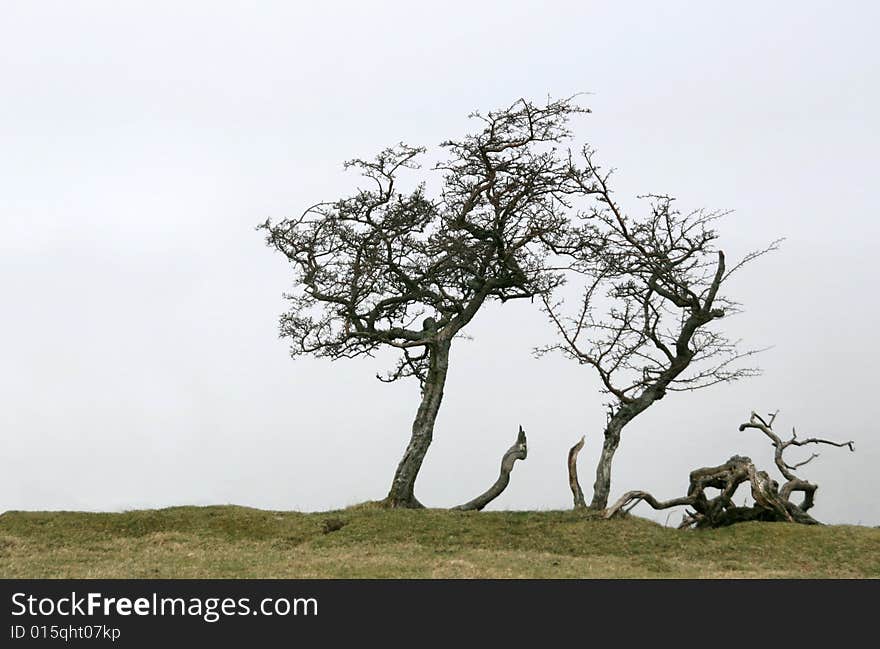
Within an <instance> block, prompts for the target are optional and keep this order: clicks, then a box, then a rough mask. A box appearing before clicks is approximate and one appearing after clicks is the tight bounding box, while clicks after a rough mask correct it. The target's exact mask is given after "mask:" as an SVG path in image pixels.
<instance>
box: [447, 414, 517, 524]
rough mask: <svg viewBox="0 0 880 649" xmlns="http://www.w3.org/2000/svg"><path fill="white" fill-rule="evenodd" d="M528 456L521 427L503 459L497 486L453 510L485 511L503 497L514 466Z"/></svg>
mask: <svg viewBox="0 0 880 649" xmlns="http://www.w3.org/2000/svg"><path fill="white" fill-rule="evenodd" d="M527 455H528V446H527V445H526V431H524V430H523V429H522V426H520V427H519V434H518V435H517V437H516V441H515V442H514V443H513V446H511V447H510V448H509V449H507V452H506V453H505V454H504V456H503V457H502V458H501V473H500V474H499V475H498V479H497V480H496V481H495V484H493V485H492V486H491V487H489V488H488V489H487V490H486V491H485V492H483V493H482V494H480V495H479V496H477V497H476V498H474V499H473V500H471V501H468V502H466V503H465V504H463V505H459V506H457V507H453V509H458V510H460V511H474V510H476V511H480V510H481V509H483V507H485V506H486V505H488V504H489V503H490V502H492V501H493V500H495V499H496V498H497V497H498V496H500V495H501V492H502V491H504V490H505V489H506V488H507V485H508V484H509V483H510V472H511V471H513V465H514V464H515V463H516V461H517V460H525V459H526V456H527Z"/></svg>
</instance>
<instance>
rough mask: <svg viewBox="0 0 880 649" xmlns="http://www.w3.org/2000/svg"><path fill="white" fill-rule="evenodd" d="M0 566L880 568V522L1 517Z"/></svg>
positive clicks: (110, 573) (534, 571) (45, 573)
mask: <svg viewBox="0 0 880 649" xmlns="http://www.w3.org/2000/svg"><path fill="white" fill-rule="evenodd" d="M0 577H4V578H28V577H31V578H45V577H49V578H52V577H101V578H149V577H156V578H176V577H265V578H270V577H279V578H284V577H291V578H325V577H326V578H339V577H348V578H365V577H373V578H386V577H387V578H394V577H416V578H422V577H429V578H430V577H453V578H454V577H462V578H471V577H501V578H505V577H536V578H545V577H567V578H589V577H603V578H607V577H639V578H642V577H645V578H669V577H672V578H677V577H687V578H693V577H781V578H784V577H843V578H849V577H874V578H877V577H880V529H877V528H867V527H857V526H839V525H838V526H820V527H808V526H804V525H794V524H783V523H745V524H740V525H735V526H733V527H728V528H724V529H719V530H706V531H690V530H676V529H672V528H665V527H662V526H660V525H657V524H656V523H653V522H651V521H648V520H645V519H641V518H636V517H629V518H625V519H621V520H611V521H606V520H600V519H598V518H597V517H596V516H595V515H594V514H592V513H590V512H572V511H566V512H560V511H541V512H453V511H446V510H421V511H407V510H385V509H381V508H378V507H375V506H369V505H364V506H357V507H353V508H349V509H346V510H340V511H333V512H320V513H299V512H274V511H263V510H258V509H250V508H246V507H235V506H216V507H172V508H169V509H161V510H145V511H131V512H124V513H82V512H14V511H10V512H6V513H4V514H2V515H0Z"/></svg>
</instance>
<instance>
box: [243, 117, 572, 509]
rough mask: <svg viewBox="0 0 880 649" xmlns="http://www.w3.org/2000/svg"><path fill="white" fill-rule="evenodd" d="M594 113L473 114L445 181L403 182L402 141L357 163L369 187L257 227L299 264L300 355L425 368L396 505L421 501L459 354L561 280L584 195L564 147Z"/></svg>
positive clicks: (293, 302) (394, 493) (407, 158)
mask: <svg viewBox="0 0 880 649" xmlns="http://www.w3.org/2000/svg"><path fill="white" fill-rule="evenodd" d="M583 112H589V111H587V110H586V109H582V108H579V107H578V106H576V105H575V104H574V103H573V102H572V101H571V100H559V101H549V100H548V102H547V104H546V105H535V104H533V103H531V102H528V101H525V100H520V101H518V102H516V103H514V104H513V105H512V106H510V107H509V108H506V109H504V110H500V111H497V112H490V113H488V114H487V115H482V114H479V113H475V114H474V115H472V117H473V118H474V119H476V120H477V121H478V122H479V123H480V126H481V130H479V131H478V132H477V133H475V134H471V135H467V136H466V137H464V138H462V139H460V140H450V141H447V142H444V143H443V144H442V145H441V146H442V147H443V149H444V150H445V151H446V153H447V158H446V159H445V160H444V161H443V162H441V163H439V164H437V165H435V166H434V167H432V168H431V170H430V171H431V172H433V173H434V174H435V175H437V176H438V177H439V178H438V180H439V181H440V184H441V190H440V192H439V195H438V196H436V197H434V198H431V197H429V196H428V193H427V190H426V188H425V185H424V184H420V185H416V186H415V188H414V189H412V190H411V191H409V192H403V191H402V190H400V189H399V185H400V176H401V175H402V174H404V173H406V172H411V171H412V170H415V169H418V168H419V167H418V165H417V164H416V159H417V157H418V156H419V155H420V154H421V153H422V152H423V151H424V149H422V148H417V147H410V146H406V145H404V144H401V145H399V146H396V147H393V148H390V149H387V150H385V151H383V152H382V153H380V154H379V155H378V156H377V157H376V158H375V159H374V160H369V161H366V160H353V161H351V162H349V163H347V166H348V167H354V168H356V169H358V170H360V172H361V173H362V175H363V176H364V177H365V178H366V179H367V180H368V181H369V186H368V187H367V188H363V189H359V190H358V191H357V192H356V193H355V194H354V195H352V196H350V197H347V198H342V199H339V200H337V201H333V202H329V203H319V204H317V205H314V206H312V207H310V208H308V209H307V210H306V211H305V212H304V213H303V214H302V215H301V216H299V217H296V218H289V219H284V220H281V221H279V222H272V221H271V220H267V221H266V222H265V223H264V224H262V225H261V226H260V227H261V229H263V230H264V231H265V233H266V240H267V243H268V245H269V246H270V247H272V248H274V249H276V250H277V251H279V252H281V253H282V254H283V255H284V256H285V257H286V258H287V260H288V261H289V262H290V265H291V266H292V268H293V271H294V284H295V289H294V291H293V292H292V293H291V294H290V295H287V296H286V297H287V299H288V300H289V304H290V309H289V311H288V312H287V313H285V314H284V315H282V317H281V335H282V337H285V338H287V339H289V340H290V341H291V347H290V351H291V354H292V355H293V356H298V355H303V354H311V355H315V356H320V357H327V358H330V359H333V360H335V359H340V358H352V357H358V356H369V355H372V354H373V353H374V351H375V350H377V349H378V348H379V347H383V346H384V347H391V348H394V349H397V350H399V352H400V354H401V357H400V360H399V363H398V365H397V366H396V368H395V369H394V370H392V371H391V372H389V373H388V375H387V376H384V377H382V376H380V377H379V378H380V379H382V380H385V381H394V380H397V379H400V378H403V377H409V376H414V377H416V378H417V379H418V380H419V381H420V385H421V401H420V403H419V406H418V410H417V412H416V416H415V419H414V421H413V424H412V430H411V434H410V440H409V444H408V445H407V447H406V450H405V452H404V454H403V458H402V459H401V461H400V463H399V465H398V467H397V471H396V472H395V474H394V478H393V480H392V484H391V488H390V490H389V493H388V496H387V498H386V503H387V504H388V505H389V506H391V507H421V504H420V503H419V501H418V500H417V499H416V497H415V495H414V486H415V481H416V477H417V475H418V472H419V469H420V468H421V465H422V461H423V460H424V457H425V454H426V453H427V451H428V447H429V445H430V444H431V440H432V438H433V433H434V425H435V421H436V418H437V414H438V412H439V409H440V404H441V402H442V400H443V391H444V386H445V384H446V379H447V373H448V371H449V357H450V348H451V346H452V344H453V341H454V340H455V339H456V337H457V336H458V335H459V333H460V332H461V331H462V330H463V329H464V328H465V327H466V326H467V325H468V324H469V323H470V322H471V320H472V319H473V318H474V316H475V315H476V314H477V312H478V311H479V310H480V309H481V308H482V307H483V305H484V304H486V303H487V302H489V301H492V300H498V301H500V302H505V301H507V300H511V299H517V298H531V297H534V296H536V295H539V294H542V293H545V292H547V291H548V290H550V289H551V288H552V287H553V286H554V285H555V284H556V283H557V282H558V281H559V277H558V275H557V274H556V273H554V272H553V271H551V270H550V269H548V267H547V264H546V263H545V259H546V258H547V246H548V245H549V243H550V240H551V239H552V237H553V236H555V234H554V233H556V232H559V231H561V230H563V229H564V226H565V224H566V222H567V218H568V217H567V210H568V207H569V206H568V202H567V195H568V194H569V193H575V192H577V191H579V188H578V187H577V185H576V184H575V183H573V182H572V179H571V177H570V175H569V174H568V164H567V158H566V157H565V156H563V155H562V154H560V153H559V152H558V151H557V150H556V148H555V146H554V145H555V144H556V143H559V142H561V141H563V140H565V139H566V138H568V137H569V135H570V134H569V131H568V126H567V124H568V121H569V119H570V118H571V117H572V116H573V115H575V114H577V113H583Z"/></svg>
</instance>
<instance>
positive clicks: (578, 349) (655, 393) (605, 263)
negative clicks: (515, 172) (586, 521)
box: [539, 148, 776, 509]
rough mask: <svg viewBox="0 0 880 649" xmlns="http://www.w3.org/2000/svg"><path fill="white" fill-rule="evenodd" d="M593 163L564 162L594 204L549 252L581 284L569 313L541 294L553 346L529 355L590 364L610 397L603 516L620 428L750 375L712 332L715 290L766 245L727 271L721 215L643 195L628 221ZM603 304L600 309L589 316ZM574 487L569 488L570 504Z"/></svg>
mask: <svg viewBox="0 0 880 649" xmlns="http://www.w3.org/2000/svg"><path fill="white" fill-rule="evenodd" d="M593 157H594V156H593V152H592V151H591V150H590V149H588V148H585V149H584V150H583V158H584V161H585V162H584V164H583V166H581V167H578V166H576V165H575V164H574V163H573V162H572V163H571V165H570V175H571V179H572V182H573V183H575V184H576V185H577V186H578V188H579V189H580V191H581V194H582V195H591V196H592V197H594V198H595V203H594V204H593V206H592V207H590V208H589V209H588V210H587V211H585V212H584V213H583V214H582V217H583V223H582V226H581V227H580V230H579V232H578V233H576V236H574V237H572V238H570V239H569V241H568V242H567V244H566V245H565V246H562V247H560V248H559V251H560V252H561V253H562V254H564V255H565V256H567V257H569V258H570V259H571V260H572V261H571V268H572V269H574V270H575V271H577V272H579V273H582V274H583V275H584V276H585V277H586V278H587V283H586V288H585V291H584V293H583V296H582V298H581V299H580V302H579V306H578V309H577V311H576V313H575V314H574V315H571V312H570V311H569V312H568V315H566V309H565V307H564V304H563V303H562V302H560V301H557V299H556V298H554V297H551V296H550V295H549V294H543V295H542V300H543V302H544V308H545V311H546V313H547V314H548V316H549V318H550V321H551V322H552V323H553V325H554V327H555V329H556V330H557V332H558V334H559V341H558V342H557V343H555V344H552V345H549V346H546V347H544V348H542V349H540V350H539V353H544V352H547V351H551V350H559V351H561V352H562V353H564V354H565V355H566V356H568V357H570V358H572V359H574V360H576V361H578V362H579V363H581V364H584V365H589V366H591V367H592V368H593V369H594V370H595V371H596V372H597V373H598V375H599V378H600V379H601V382H602V385H603V391H604V392H605V393H607V394H609V395H610V397H611V401H610V403H609V404H608V419H607V422H606V425H605V430H604V441H603V444H602V451H601V456H600V458H599V462H598V465H597V467H596V480H595V484H594V487H593V497H592V501H591V503H590V506H591V507H592V508H595V509H604V508H605V507H606V506H607V504H608V496H609V493H610V489H611V464H612V460H613V458H614V453H615V451H616V450H617V447H618V444H619V443H620V436H621V432H622V430H623V428H624V427H625V426H626V425H627V424H628V423H629V422H631V421H632V420H633V419H634V418H635V417H637V416H638V415H639V414H641V413H642V412H644V411H645V410H646V409H647V408H648V407H650V406H651V405H652V404H654V403H655V402H656V401H658V400H660V399H662V398H663V397H664V396H665V395H666V394H667V393H668V392H671V391H676V390H695V389H698V388H703V387H707V386H710V385H714V384H716V383H722V382H726V381H734V380H736V379H740V378H743V377H747V376H752V375H754V374H756V373H757V370H756V369H754V368H749V367H741V366H740V364H739V361H741V360H743V359H744V358H745V357H748V356H750V355H752V354H753V353H755V352H754V350H752V351H739V350H738V346H737V342H736V341H733V340H731V339H729V338H728V337H727V336H725V335H724V334H723V333H722V332H720V331H719V330H718V329H717V327H716V326H715V324H716V323H717V321H718V320H720V319H721V318H724V317H725V316H728V315H730V314H731V313H732V312H734V311H736V306H737V305H736V304H735V303H734V302H732V301H731V300H729V299H727V298H725V297H723V296H722V295H721V294H720V289H721V286H722V284H723V283H724V282H725V281H726V280H727V279H728V278H729V277H730V275H731V274H732V273H733V272H735V271H736V270H737V269H739V268H740V267H742V265H743V264H744V263H747V262H749V261H751V260H753V259H755V258H756V257H758V256H759V255H761V254H763V253H764V252H767V251H768V250H771V249H774V248H775V246H776V242H774V243H773V244H771V245H770V246H769V247H768V248H766V249H764V250H760V251H757V252H754V253H752V254H750V255H747V256H746V257H745V258H744V259H743V260H742V261H741V262H739V263H738V264H736V265H734V266H733V267H732V268H729V267H728V266H727V262H726V259H725V256H724V252H723V251H721V250H718V249H717V248H716V247H715V241H716V239H717V233H716V231H715V230H714V229H713V227H712V225H713V222H714V221H715V220H716V219H718V218H719V217H720V216H722V215H723V213H722V212H707V211H704V210H698V211H693V212H689V213H681V212H679V211H678V210H677V209H676V208H675V206H674V200H673V199H672V198H671V197H669V196H660V195H649V196H644V197H641V198H643V199H646V200H647V203H648V206H649V212H648V214H647V216H646V217H644V218H640V219H633V218H631V217H630V216H629V215H627V214H626V213H625V212H624V211H623V209H622V208H621V207H620V206H619V205H618V204H617V203H616V202H615V201H614V199H613V198H612V190H611V188H610V185H609V178H610V176H611V172H603V171H602V170H601V169H600V168H599V167H598V166H597V165H596V164H595V163H594V161H593ZM603 299H604V300H605V301H606V302H607V306H608V308H607V312H606V313H605V315H599V316H597V315H596V313H597V312H598V311H603V310H604V309H601V308H597V306H600V305H599V303H601V302H602V301H603ZM570 479H571V474H570ZM575 480H576V477H575ZM579 488H580V487H579V485H578V486H577V487H576V488H575V487H574V486H573V487H572V489H573V492H574V493H575V500H576V501H577V489H579ZM576 504H577V502H576Z"/></svg>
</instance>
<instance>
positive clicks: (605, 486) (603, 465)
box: [590, 415, 623, 509]
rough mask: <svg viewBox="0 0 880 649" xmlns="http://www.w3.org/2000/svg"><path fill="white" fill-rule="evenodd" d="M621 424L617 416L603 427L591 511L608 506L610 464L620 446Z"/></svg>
mask: <svg viewBox="0 0 880 649" xmlns="http://www.w3.org/2000/svg"><path fill="white" fill-rule="evenodd" d="M622 429H623V423H622V422H620V421H619V420H618V415H615V416H614V417H612V418H611V421H609V422H608V426H606V427H605V441H604V442H602V453H601V455H600V456H599V463H598V464H597V465H596V482H594V483H593V499H592V500H591V501H590V508H591V509H605V508H606V507H607V506H608V496H609V494H610V493H611V462H612V460H613V459H614V452H615V451H616V450H617V445H618V444H620V431H621V430H622Z"/></svg>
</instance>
